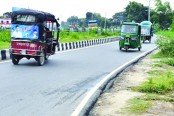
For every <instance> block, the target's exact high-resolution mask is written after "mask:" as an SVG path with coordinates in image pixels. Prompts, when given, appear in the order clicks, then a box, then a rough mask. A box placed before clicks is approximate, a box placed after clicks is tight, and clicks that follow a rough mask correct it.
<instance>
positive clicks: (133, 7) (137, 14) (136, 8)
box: [125, 1, 148, 23]
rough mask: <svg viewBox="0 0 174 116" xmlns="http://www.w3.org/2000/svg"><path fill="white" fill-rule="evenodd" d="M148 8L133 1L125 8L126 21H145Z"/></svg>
mask: <svg viewBox="0 0 174 116" xmlns="http://www.w3.org/2000/svg"><path fill="white" fill-rule="evenodd" d="M147 9H148V8H147V7H145V6H143V4H141V3H137V2H135V1H133V2H129V4H128V6H127V7H126V8H125V14H126V19H127V21H129V22H130V21H135V22H139V23H140V22H141V21H143V20H147V18H148V13H147V12H148V10H147Z"/></svg>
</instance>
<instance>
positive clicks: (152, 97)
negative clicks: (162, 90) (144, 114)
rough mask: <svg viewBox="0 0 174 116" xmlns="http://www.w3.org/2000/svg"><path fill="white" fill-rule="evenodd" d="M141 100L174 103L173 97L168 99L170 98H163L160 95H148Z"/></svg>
mask: <svg viewBox="0 0 174 116" xmlns="http://www.w3.org/2000/svg"><path fill="white" fill-rule="evenodd" d="M139 99H141V100H145V101H157V100H159V101H165V102H174V98H173V97H168V96H162V95H158V94H146V95H144V96H141V97H139Z"/></svg>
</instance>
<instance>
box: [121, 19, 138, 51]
mask: <svg viewBox="0 0 174 116" xmlns="http://www.w3.org/2000/svg"><path fill="white" fill-rule="evenodd" d="M119 47H120V50H122V48H124V49H125V50H126V52H127V51H128V49H129V48H132V49H135V48H138V51H140V50H141V26H140V24H139V23H134V22H124V23H123V24H122V25H121V39H120V40H119Z"/></svg>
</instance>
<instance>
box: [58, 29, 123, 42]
mask: <svg viewBox="0 0 174 116" xmlns="http://www.w3.org/2000/svg"><path fill="white" fill-rule="evenodd" d="M119 34H120V33H119V32H114V33H111V32H105V33H104V34H102V33H101V34H97V33H95V32H66V31H61V32H60V42H62V43H64V42H76V41H82V40H91V39H99V38H106V37H116V36H118V35H119Z"/></svg>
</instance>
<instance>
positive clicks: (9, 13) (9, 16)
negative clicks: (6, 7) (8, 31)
mask: <svg viewBox="0 0 174 116" xmlns="http://www.w3.org/2000/svg"><path fill="white" fill-rule="evenodd" d="M11 14H12V12H5V13H3V17H4V18H11Z"/></svg>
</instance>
